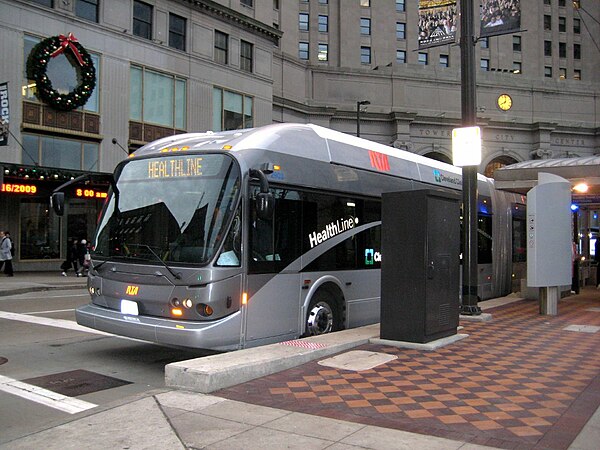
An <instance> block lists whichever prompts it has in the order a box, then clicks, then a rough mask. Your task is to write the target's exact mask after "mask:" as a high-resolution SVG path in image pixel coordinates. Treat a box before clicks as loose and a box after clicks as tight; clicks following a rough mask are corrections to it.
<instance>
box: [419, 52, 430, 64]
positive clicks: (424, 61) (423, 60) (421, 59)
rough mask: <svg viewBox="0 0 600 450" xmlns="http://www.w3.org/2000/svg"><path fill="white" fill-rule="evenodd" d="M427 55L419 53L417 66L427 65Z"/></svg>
mask: <svg viewBox="0 0 600 450" xmlns="http://www.w3.org/2000/svg"><path fill="white" fill-rule="evenodd" d="M427 59H428V55H427V53H419V64H423V65H424V66H426V65H427V62H428V61H427Z"/></svg>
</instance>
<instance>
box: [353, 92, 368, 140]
mask: <svg viewBox="0 0 600 450" xmlns="http://www.w3.org/2000/svg"><path fill="white" fill-rule="evenodd" d="M370 104H371V102H370V101H369V100H361V101H358V102H356V137H360V107H361V106H362V105H365V106H367V105H370Z"/></svg>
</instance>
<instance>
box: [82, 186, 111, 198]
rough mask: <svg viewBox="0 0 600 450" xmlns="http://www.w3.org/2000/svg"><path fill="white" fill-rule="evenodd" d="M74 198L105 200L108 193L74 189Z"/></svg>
mask: <svg viewBox="0 0 600 450" xmlns="http://www.w3.org/2000/svg"><path fill="white" fill-rule="evenodd" d="M75 196H76V197H80V198H106V197H107V196H108V193H107V192H104V191H98V190H96V189H83V188H77V189H75Z"/></svg>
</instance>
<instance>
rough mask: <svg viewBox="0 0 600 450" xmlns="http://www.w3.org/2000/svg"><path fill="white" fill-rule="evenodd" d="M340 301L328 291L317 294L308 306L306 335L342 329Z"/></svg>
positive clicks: (317, 334)
mask: <svg viewBox="0 0 600 450" xmlns="http://www.w3.org/2000/svg"><path fill="white" fill-rule="evenodd" d="M341 321H342V317H341V312H340V306H339V302H337V301H336V299H335V298H334V296H332V295H331V294H330V293H328V292H326V291H319V292H317V293H316V294H315V296H314V297H313V299H312V300H311V301H310V304H309V306H308V313H307V315H306V333H305V334H304V335H305V336H319V335H321V334H325V333H330V332H332V331H338V330H341V329H342V326H341Z"/></svg>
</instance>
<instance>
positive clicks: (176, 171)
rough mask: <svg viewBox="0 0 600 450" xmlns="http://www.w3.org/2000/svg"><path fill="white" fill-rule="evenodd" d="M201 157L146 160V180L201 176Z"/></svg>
mask: <svg viewBox="0 0 600 450" xmlns="http://www.w3.org/2000/svg"><path fill="white" fill-rule="evenodd" d="M202 160H203V158H201V157H189V158H173V159H151V160H148V178H181V177H199V176H202Z"/></svg>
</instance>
